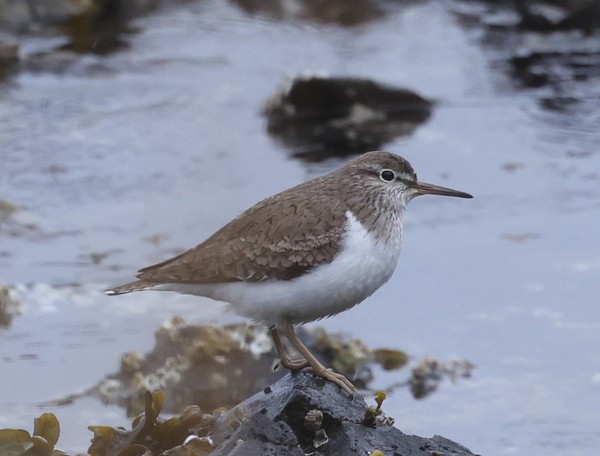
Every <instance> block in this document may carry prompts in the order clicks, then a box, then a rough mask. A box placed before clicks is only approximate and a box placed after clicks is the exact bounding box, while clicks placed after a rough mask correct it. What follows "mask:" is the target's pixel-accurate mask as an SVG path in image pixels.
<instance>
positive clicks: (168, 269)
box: [138, 185, 345, 283]
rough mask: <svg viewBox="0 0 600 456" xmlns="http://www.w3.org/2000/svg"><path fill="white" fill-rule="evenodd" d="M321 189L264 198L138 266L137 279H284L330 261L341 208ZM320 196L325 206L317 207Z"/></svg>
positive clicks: (341, 218)
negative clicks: (184, 246) (202, 237)
mask: <svg viewBox="0 0 600 456" xmlns="http://www.w3.org/2000/svg"><path fill="white" fill-rule="evenodd" d="M322 190H323V191H322V192H320V193H317V194H315V192H314V191H312V190H307V188H306V186H305V185H301V186H298V187H296V188H294V189H291V190H288V191H286V192H284V193H283V194H279V195H275V196H273V197H271V198H268V199H266V200H264V201H262V202H261V203H259V204H257V205H256V206H254V207H252V208H250V209H248V210H247V211H246V212H244V213H243V214H241V215H240V216H239V217H237V218H236V219H235V220H233V221H232V222H230V223H229V224H227V225H226V226H224V227H223V228H221V229H220V230H219V231H217V232H216V233H215V234H213V235H212V236H211V237H210V238H208V239H207V240H206V241H204V242H203V243H202V244H200V245H198V246H196V247H194V248H193V249H191V250H188V251H186V252H184V253H182V254H181V255H178V256H176V257H174V258H171V259H169V260H167V261H164V262H162V263H158V264H156V265H154V266H150V267H147V268H144V269H141V270H140V272H139V274H138V278H139V279H141V280H144V281H147V282H153V283H168V282H183V283H217V282H235V281H248V282H258V281H262V280H269V279H279V280H289V279H293V278H295V277H299V276H301V275H302V274H304V273H306V272H307V271H309V270H310V269H312V268H313V267H315V266H316V265H319V264H323V263H330V262H331V261H332V260H333V258H334V256H335V255H336V253H337V251H338V248H339V246H340V242H341V239H342V233H343V225H344V222H345V208H344V207H342V205H341V203H339V202H336V201H335V200H332V199H331V198H332V197H331V195H329V194H328V193H329V192H327V191H326V189H322ZM282 199H284V200H285V203H283V201H281V200H282ZM326 200H327V203H328V204H325V206H326V207H328V208H329V209H328V210H322V209H318V207H321V208H322V207H323V204H320V203H325V202H326ZM332 202H333V203H334V204H333V205H332V204H331V203H332ZM282 203H283V204H282Z"/></svg>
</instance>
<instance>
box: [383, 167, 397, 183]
mask: <svg viewBox="0 0 600 456" xmlns="http://www.w3.org/2000/svg"><path fill="white" fill-rule="evenodd" d="M379 177H381V179H382V180H384V181H386V182H391V181H393V180H394V179H395V178H396V173H394V171H391V170H389V169H384V170H383V171H381V173H380V174H379Z"/></svg>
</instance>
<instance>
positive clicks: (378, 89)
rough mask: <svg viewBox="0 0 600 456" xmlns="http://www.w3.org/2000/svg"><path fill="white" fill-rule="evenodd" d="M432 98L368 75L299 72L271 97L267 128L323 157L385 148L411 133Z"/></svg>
mask: <svg viewBox="0 0 600 456" xmlns="http://www.w3.org/2000/svg"><path fill="white" fill-rule="evenodd" d="M432 108H433V103H432V102H431V101H429V100H427V99H425V98H423V97H421V96H420V95H418V94H416V93H414V92H412V91H410V90H406V89H399V88H394V87H388V86H385V85H381V84H378V83H376V82H373V81H371V80H368V79H352V78H320V77H311V78H298V79H295V80H294V81H293V82H292V84H291V86H290V87H289V88H288V89H287V90H285V91H284V92H283V93H279V94H277V95H276V96H274V97H273V98H272V99H271V100H269V101H268V102H267V105H266V107H265V110H264V113H265V115H266V116H267V118H268V127H267V128H268V131H269V133H270V134H272V135H273V136H275V137H277V138H280V139H281V140H282V141H283V142H284V144H286V145H287V146H289V147H290V148H292V149H293V151H294V153H295V154H296V155H297V156H299V157H300V158H303V159H306V160H311V161H320V160H324V159H326V158H328V157H330V156H344V155H349V154H355V153H358V152H361V151H365V150H375V149H379V148H381V146H382V145H383V144H385V143H388V142H390V141H392V140H393V139H394V138H396V137H398V136H403V135H408V134H410V133H412V132H413V131H414V130H415V129H416V128H417V126H418V125H419V124H421V123H423V122H425V121H426V120H427V119H428V118H429V116H430V115H431V111H432Z"/></svg>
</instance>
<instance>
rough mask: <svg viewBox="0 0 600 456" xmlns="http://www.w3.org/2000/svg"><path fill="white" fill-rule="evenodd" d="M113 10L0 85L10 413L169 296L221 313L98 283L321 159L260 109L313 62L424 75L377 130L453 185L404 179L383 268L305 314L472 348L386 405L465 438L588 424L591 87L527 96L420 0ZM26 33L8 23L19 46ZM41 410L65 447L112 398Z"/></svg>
mask: <svg viewBox="0 0 600 456" xmlns="http://www.w3.org/2000/svg"><path fill="white" fill-rule="evenodd" d="M135 25H136V27H138V28H139V30H140V32H139V33H138V34H136V35H133V36H132V37H130V44H131V46H130V48H129V49H128V50H125V51H122V52H119V53H116V54H112V55H110V56H106V57H102V58H101V57H93V56H84V57H82V58H81V59H78V60H76V61H75V62H74V63H73V65H72V66H70V67H69V68H68V69H66V70H65V71H64V72H60V73H48V72H39V73H33V72H23V73H21V74H19V75H18V76H16V77H15V78H14V79H13V80H12V81H10V82H9V83H6V84H4V85H2V86H0V142H1V143H2V152H1V154H2V166H1V167H0V198H2V199H4V200H7V201H9V202H11V203H12V204H14V205H16V206H19V207H20V208H21V210H20V212H18V213H17V214H16V215H15V216H14V221H13V222H12V223H13V224H14V225H13V230H12V231H11V233H12V234H6V233H4V232H3V234H2V237H0V253H1V255H0V277H1V279H2V281H3V282H4V283H6V284H11V285H14V284H19V283H25V284H31V283H33V284H37V285H32V286H30V287H28V288H24V289H23V290H22V291H21V292H20V296H21V298H22V299H23V302H24V304H25V307H24V309H23V312H22V314H21V315H20V316H18V317H16V318H15V320H14V321H13V324H12V326H11V327H10V328H8V329H5V330H0V339H1V341H2V342H1V343H0V354H1V357H0V363H1V365H2V371H3V372H4V374H3V375H1V376H0V390H1V391H3V392H4V394H3V397H4V398H3V399H0V410H1V413H0V415H1V416H0V420H1V421H0V427H6V426H11V427H13V426H22V427H25V428H27V429H31V427H32V419H33V417H34V416H37V415H38V414H39V413H40V412H41V410H40V409H39V408H38V407H37V404H39V403H43V402H47V401H51V400H53V399H56V398H58V397H61V396H64V395H67V394H70V393H73V392H77V391H81V390H84V389H86V388H88V387H89V386H92V385H93V384H95V383H96V382H97V381H98V380H99V379H101V378H102V377H103V376H104V375H106V374H107V373H109V372H111V371H114V370H116V369H117V367H118V360H119V356H120V354H121V353H123V352H125V351H131V350H142V351H144V350H148V349H149V348H150V347H151V345H152V339H153V332H154V330H155V329H156V328H157V326H158V324H159V323H160V322H162V321H163V320H165V319H166V318H168V316H169V315H171V314H172V313H178V314H181V315H184V316H185V317H186V318H187V319H189V320H192V321H197V322H201V321H209V320H214V319H219V320H231V319H234V317H231V316H223V314H222V313H221V308H220V306H219V305H218V304H214V303H211V302H209V301H203V300H194V299H191V298H185V297H183V298H182V297H175V296H171V295H160V296H157V295H155V294H154V295H153V294H146V295H139V296H126V297H122V298H119V299H117V298H108V297H105V296H103V295H102V294H101V290H102V289H103V288H104V287H105V286H106V285H109V284H115V283H119V282H121V281H126V280H129V279H131V278H132V277H133V275H134V272H135V271H136V270H137V269H138V268H139V267H141V266H144V265H147V264H150V263H152V262H154V261H158V260H160V259H164V258H165V257H167V256H169V255H171V254H172V253H174V252H175V251H176V250H177V249H181V248H185V247H190V246H193V245H195V244H197V243H198V242H200V241H201V240H202V239H204V238H205V237H206V236H208V235H209V234H211V233H212V232H213V231H214V230H215V229H217V228H218V227H220V226H221V225H222V224H223V223H225V222H227V221H228V220H229V219H231V218H232V217H233V216H235V215H237V214H238V213H239V212H240V211H242V210H243V209H245V208H246V207H248V206H249V205H250V204H252V203H254V202H256V201H258V200H260V199H261V198H263V197H265V196H267V195H269V194H272V193H274V192H276V191H279V190H282V189H284V188H286V187H289V186H291V185H293V184H296V183H298V182H301V181H302V180H305V179H307V178H309V177H313V176H315V175H318V174H322V173H324V172H326V171H327V170H329V169H331V168H333V167H335V166H337V165H338V164H339V162H338V161H329V162H325V163H322V164H314V163H311V164H309V165H307V164H303V163H302V162H299V161H296V160H293V159H291V158H290V153H289V152H288V151H286V150H285V149H284V148H283V146H282V145H281V144H280V143H278V142H277V140H274V139H272V138H269V137H268V135H267V134H266V132H265V120H264V119H263V118H261V116H260V109H261V106H262V104H263V103H264V102H265V100H267V99H268V97H270V96H271V95H273V93H274V92H275V91H276V89H277V88H278V87H280V86H281V85H282V84H283V83H284V81H285V79H286V78H291V77H295V76H297V75H299V74H304V73H318V74H329V75H336V76H340V75H341V76H357V77H368V78H372V79H375V80H377V81H379V82H383V83H387V84H391V85H395V86H400V87H407V88H410V89H413V90H415V91H417V92H419V93H422V94H423V95H424V96H426V97H429V98H433V99H435V100H436V101H437V106H436V109H435V111H434V114H433V116H432V118H431V119H430V120H429V121H428V122H427V123H426V124H425V125H423V126H422V127H420V128H419V129H418V130H417V131H416V132H415V133H414V134H413V135H412V136H410V137H406V138H402V139H400V140H397V141H396V142H394V143H392V144H389V145H388V146H387V147H386V149H387V150H390V151H393V152H396V153H399V154H401V155H403V156H405V157H406V158H408V159H409V160H410V161H411V163H412V164H413V166H414V167H415V169H416V170H417V171H418V173H419V177H420V178H421V179H422V180H424V181H426V182H432V183H438V184H441V185H447V186H450V187H453V188H457V189H460V190H465V191H468V192H470V193H472V194H473V195H475V199H474V200H469V201H466V200H454V199H444V198H434V197H428V198H422V199H421V198H420V199H417V200H416V201H414V202H412V203H411V206H410V208H409V211H408V214H407V223H406V227H405V242H404V246H403V253H402V256H401V260H400V264H399V266H398V269H397V270H396V273H395V275H394V276H393V278H392V279H391V281H390V283H389V284H388V285H387V286H385V287H383V288H382V289H381V290H380V291H378V292H377V293H376V294H375V295H374V296H373V297H372V298H370V299H369V300H368V301H367V302H365V303H363V304H362V305H360V306H358V307H357V308H355V309H353V310H352V311H349V312H346V313H344V314H342V315H340V316H337V317H335V318H331V319H329V320H326V321H323V322H322V323H320V324H323V325H324V326H326V327H327V328H328V329H330V330H334V331H337V330H342V331H345V332H348V333H351V334H352V335H353V336H355V337H359V338H361V339H362V340H364V341H365V342H366V343H367V344H368V345H369V346H372V347H377V346H384V347H400V348H402V349H405V350H407V351H408V352H409V353H411V355H412V356H414V357H415V358H419V357H422V356H425V355H431V356H435V357H437V358H440V359H442V360H450V359H454V358H467V359H469V360H470V361H472V362H473V363H475V364H476V365H477V369H476V370H475V372H474V376H473V378H471V379H469V380H461V381H459V382H457V383H456V384H450V383H446V384H443V385H442V387H441V388H440V390H439V391H438V392H436V393H435V394H433V395H432V396H430V397H429V398H427V399H425V400H421V401H415V400H413V399H411V398H410V396H409V395H408V394H406V392H405V391H404V390H401V391H399V392H397V393H395V394H394V395H393V396H392V397H391V398H390V399H388V401H386V403H385V408H386V412H387V413H388V414H389V415H392V416H394V417H395V418H396V423H397V426H398V427H399V428H400V429H401V430H403V431H404V432H407V433H415V434H420V435H424V436H430V435H433V434H441V435H444V436H446V437H448V438H451V439H453V440H456V441H458V442H460V443H462V444H464V445H465V446H467V447H469V448H470V449H471V450H472V451H474V452H476V453H481V454H490V455H491V454H527V455H542V454H543V455H545V456H548V455H550V456H552V455H559V454H561V455H562V454H564V453H565V451H567V452H568V454H570V455H584V454H585V455H587V454H590V450H592V452H593V450H594V449H596V450H597V449H599V448H600V431H599V429H598V427H597V410H599V409H600V379H599V378H600V354H599V353H600V352H599V350H598V347H600V308H599V307H598V305H597V301H598V298H597V297H598V296H599V295H600V280H598V278H599V275H600V237H598V235H597V228H598V226H600V186H599V185H598V180H599V178H600V174H599V171H598V170H599V169H600V166H599V165H600V154H599V153H598V150H600V148H599V147H598V146H599V144H600V135H599V134H598V131H597V124H596V123H595V122H597V120H598V118H599V116H600V115H599V114H598V112H599V111H600V106H598V103H597V100H596V103H595V104H594V101H593V100H591V101H589V102H588V103H587V104H585V103H584V104H583V105H582V109H581V111H580V112H581V114H580V115H571V116H570V117H566V116H565V115H564V114H560V113H548V112H544V111H542V110H540V108H539V106H538V104H537V102H536V100H535V98H534V96H533V95H534V94H532V93H531V92H520V91H517V90H514V89H512V88H511V82H510V81H509V80H508V79H507V76H505V75H504V74H502V73H501V72H498V70H497V69H494V68H493V66H492V65H491V64H490V61H491V60H493V59H494V57H495V56H494V55H493V51H491V50H489V49H487V50H486V49H482V48H481V46H480V45H479V43H478V40H477V35H476V33H474V32H472V31H468V30H465V29H463V28H461V27H460V26H459V24H458V23H457V21H456V20H455V18H454V17H453V16H452V15H451V14H450V13H449V12H448V11H447V10H446V9H444V8H443V7H442V6H441V5H438V4H435V3H427V4H422V5H419V6H414V7H409V8H404V9H401V8H398V9H397V10H395V11H392V12H391V13H390V14H389V15H388V16H386V17H385V18H383V19H381V20H379V21H375V22H371V23H368V24H367V25H363V26H361V27H359V28H341V27H338V26H327V25H313V24H311V23H306V22H298V23H296V22H283V23H279V22H273V21H270V20H267V19H264V18H259V17H250V16H247V15H245V14H244V13H242V12H241V11H239V10H238V9H236V8H235V7H233V6H231V5H228V4H225V3H222V2H202V3H200V4H191V5H187V6H185V7H181V8H178V9H175V10H171V11H164V12H162V13H160V14H157V15H155V16H152V17H148V18H145V19H143V20H139V21H137V22H136V23H135ZM424 31H426V32H424ZM43 46H47V43H45V42H44V41H43V40H42V41H40V40H38V39H36V40H34V39H31V40H30V41H27V42H25V45H24V47H23V51H24V52H25V53H33V52H35V51H36V50H38V49H39V48H40V47H43ZM43 284H51V285H53V286H56V285H65V284H78V285H79V286H78V287H76V288H75V289H74V290H75V291H72V289H71V288H58V289H56V288H53V287H52V288H46V286H45V285H43ZM396 376H397V374H388V373H386V374H384V373H381V374H380V375H379V376H378V377H377V380H376V385H374V386H381V387H385V386H387V385H389V384H391V383H394V381H396V380H397V378H396ZM49 410H50V411H54V412H56V413H57V415H58V417H59V419H60V420H61V424H62V429H63V430H62V436H61V439H60V441H59V447H60V448H61V449H65V450H85V449H86V448H87V441H88V439H89V438H90V437H91V433H89V431H87V430H86V429H85V426H86V425H87V424H111V425H117V424H125V423H126V422H127V420H126V419H125V418H124V416H123V414H122V412H121V411H120V410H118V409H115V408H106V407H103V406H101V405H99V404H98V403H97V402H96V401H94V400H85V401H78V402H76V403H75V404H72V405H68V406H65V407H62V408H49Z"/></svg>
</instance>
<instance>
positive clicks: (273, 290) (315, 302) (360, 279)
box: [106, 152, 472, 394]
mask: <svg viewBox="0 0 600 456" xmlns="http://www.w3.org/2000/svg"><path fill="white" fill-rule="evenodd" d="M419 195H445V196H455V197H459V198H472V196H471V195H470V194H468V193H464V192H460V191H457V190H452V189H449V188H445V187H440V186H437V185H431V184H426V183H423V182H419V181H418V180H417V175H416V173H415V171H414V170H413V168H412V166H411V165H410V163H408V161H406V160H405V159H404V158H402V157H400V156H398V155H394V154H391V153H389V152H368V153H366V154H364V155H362V156H360V157H358V158H355V159H353V160H350V161H349V162H347V163H346V164H345V165H343V166H342V167H341V168H339V169H337V170H335V171H333V172H331V173H329V174H327V175H325V176H322V177H317V178H316V179H312V180H309V181H307V182H305V183H303V184H300V185H298V186H296V187H292V188H290V189H288V190H285V191H283V192H281V193H278V194H276V195H273V196H270V197H268V198H266V199H264V200H263V201H261V202H259V203H258V204H256V205H254V206H252V207H251V208H250V209H248V210H246V211H245V212H243V213H242V214H241V215H239V216H238V217H237V218H235V219H234V220H232V221H231V222H230V223H228V224H227V225H225V226H224V227H222V228H221V229H220V230H218V231H217V232H216V233H214V234H213V235H212V236H210V237H209V238H208V239H207V240H205V241H204V242H202V243H201V244H199V245H198V246H196V247H194V248H192V249H190V250H187V251H185V252H183V253H182V254H180V255H177V256H175V257H173V258H170V259H168V260H166V261H163V262H162V263H158V264H155V265H152V266H148V267H146V268H144V269H141V270H140V271H139V273H138V275H137V278H138V280H136V281H134V282H130V283H127V284H124V285H120V286H118V287H115V288H112V289H110V290H107V291H106V293H107V294H109V295H118V294H123V293H130V292H133V291H143V290H157V291H176V292H179V293H185V294H192V295H197V296H205V297H209V298H212V299H215V300H219V301H224V302H226V303H228V304H229V306H230V307H231V309H232V310H233V311H234V312H236V313H237V314H239V315H242V316H245V317H247V318H250V319H252V320H254V321H256V322H261V323H264V324H266V325H268V327H269V331H270V334H271V337H272V338H273V342H274V345H275V349H276V350H277V354H278V355H279V358H280V360H281V363H282V365H283V366H285V367H286V368H288V369H290V370H298V369H302V368H308V369H310V370H311V371H313V372H314V373H315V374H317V375H320V376H322V377H325V378H326V379H328V380H331V381H333V382H335V383H337V384H338V385H340V386H341V387H342V388H343V389H344V390H346V391H348V392H349V393H351V394H353V393H354V392H355V391H356V389H355V387H354V385H353V384H352V383H351V382H350V381H349V380H347V379H346V378H345V377H344V376H343V375H341V374H338V373H335V372H333V371H332V370H330V369H327V368H326V367H325V366H323V364H321V363H320V362H319V361H318V360H317V359H316V358H315V357H314V356H313V355H312V353H311V352H310V351H309V350H308V349H307V347H306V346H305V345H304V344H303V343H302V342H301V341H300V340H299V339H298V337H297V336H296V334H295V332H294V325H298V324H302V323H306V322H310V321H314V320H319V319H321V318H325V317H329V316H331V315H335V314H337V313H340V312H343V311H345V310H348V309H350V308H351V307H353V306H355V305H356V304H358V303H360V302H362V301H363V300H364V299H365V298H367V297H368V296H370V295H371V294H372V293H373V292H374V291H375V290H377V289H378V288H379V287H381V286H382V285H383V284H384V283H385V282H387V281H388V280H389V278H390V277H391V275H392V273H393V272H394V269H395V268H396V264H397V262H398V257H399V255H400V244H401V240H402V219H403V216H404V211H405V209H406V205H407V204H408V203H409V201H411V200H412V199H413V198H414V197H415V196H419ZM282 335H283V336H284V337H285V338H286V339H287V340H288V341H289V342H290V343H291V345H292V346H293V347H294V348H295V349H296V350H297V351H298V352H299V353H300V355H301V356H302V358H300V359H292V358H291V357H290V355H289V354H288V351H287V349H286V346H285V344H284V341H283V339H282V337H281V336H282Z"/></svg>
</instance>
